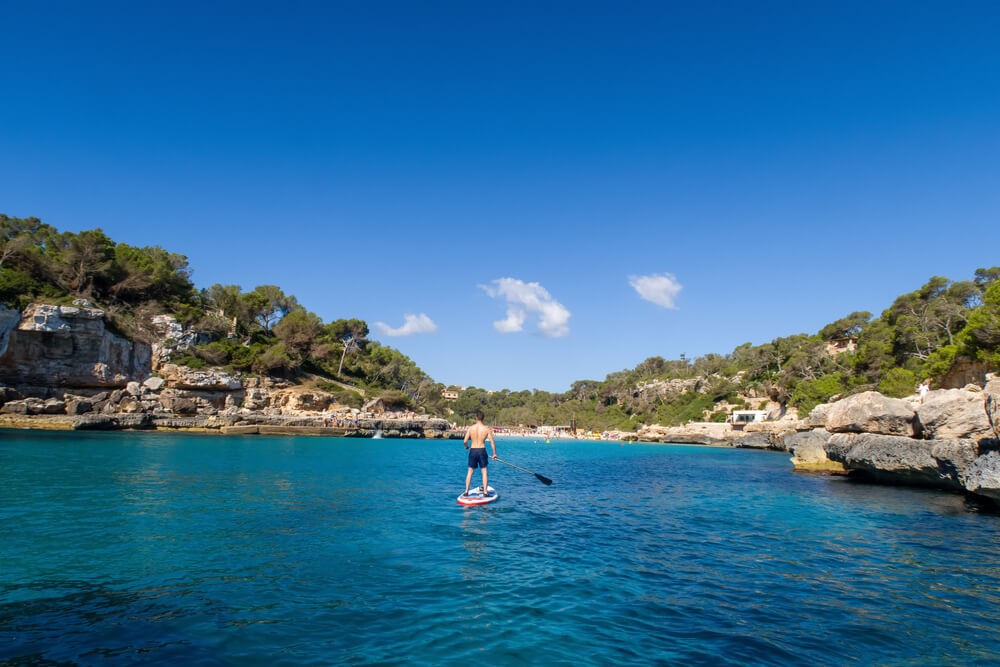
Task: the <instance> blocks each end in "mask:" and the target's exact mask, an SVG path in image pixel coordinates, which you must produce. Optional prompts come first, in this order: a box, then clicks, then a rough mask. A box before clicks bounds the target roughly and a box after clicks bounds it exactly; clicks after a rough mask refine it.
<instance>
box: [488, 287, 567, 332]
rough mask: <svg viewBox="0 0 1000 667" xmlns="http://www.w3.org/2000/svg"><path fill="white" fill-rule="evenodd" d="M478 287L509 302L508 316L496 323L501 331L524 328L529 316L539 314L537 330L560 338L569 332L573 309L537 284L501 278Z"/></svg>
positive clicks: (495, 326) (497, 328)
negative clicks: (567, 308)
mask: <svg viewBox="0 0 1000 667" xmlns="http://www.w3.org/2000/svg"><path fill="white" fill-rule="evenodd" d="M479 287H480V288H481V289H482V290H483V291H485V292H486V293H487V294H489V295H490V296H491V297H493V298H494V299H496V298H498V297H499V298H503V299H505V300H506V301H507V317H506V318H505V319H502V320H497V321H496V322H494V323H493V328H495V329H496V330H497V331H499V332H500V333H515V332H518V331H524V323H525V321H526V320H527V319H528V316H529V315H535V316H537V317H538V330H539V331H540V332H541V333H542V335H543V336H548V337H549V338H559V337H561V336H565V335H567V334H568V333H569V318H570V312H569V311H568V310H566V307H565V306H563V305H562V304H561V303H559V302H558V301H556V300H555V299H553V298H552V295H551V294H549V293H548V290H546V289H545V288H544V287H542V286H541V285H539V284H538V283H526V282H524V281H522V280H518V279H516V278H499V279H497V280H494V281H493V282H492V283H491V284H489V285H480V286H479Z"/></svg>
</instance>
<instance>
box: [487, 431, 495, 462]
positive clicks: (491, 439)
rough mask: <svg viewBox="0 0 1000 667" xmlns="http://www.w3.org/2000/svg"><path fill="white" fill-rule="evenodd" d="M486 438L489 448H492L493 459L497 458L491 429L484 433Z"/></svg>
mask: <svg viewBox="0 0 1000 667" xmlns="http://www.w3.org/2000/svg"><path fill="white" fill-rule="evenodd" d="M486 437H487V438H488V439H489V441H490V446H492V447H493V458H496V457H497V442H496V440H494V439H493V429H489V430H488V431H487V432H486Z"/></svg>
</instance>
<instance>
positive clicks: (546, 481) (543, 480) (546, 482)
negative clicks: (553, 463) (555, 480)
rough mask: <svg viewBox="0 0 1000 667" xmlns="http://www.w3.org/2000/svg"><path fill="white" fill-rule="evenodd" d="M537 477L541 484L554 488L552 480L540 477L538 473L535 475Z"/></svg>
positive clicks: (543, 476)
mask: <svg viewBox="0 0 1000 667" xmlns="http://www.w3.org/2000/svg"><path fill="white" fill-rule="evenodd" d="M535 477H537V478H538V481H539V482H541V483H542V484H544V485H545V486H552V480H551V479H549V478H548V477H546V476H545V475H539V474H538V473H537V472H536V473H535Z"/></svg>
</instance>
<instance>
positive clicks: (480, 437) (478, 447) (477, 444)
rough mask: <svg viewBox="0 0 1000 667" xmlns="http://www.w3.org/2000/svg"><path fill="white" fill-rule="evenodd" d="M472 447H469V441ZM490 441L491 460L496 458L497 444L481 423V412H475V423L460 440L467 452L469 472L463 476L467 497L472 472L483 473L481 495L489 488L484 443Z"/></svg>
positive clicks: (491, 430) (487, 463)
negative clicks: (491, 448) (477, 469)
mask: <svg viewBox="0 0 1000 667" xmlns="http://www.w3.org/2000/svg"><path fill="white" fill-rule="evenodd" d="M470 440H471V441H472V447H471V448H470V447H469V441H470ZM487 440H489V441H490V445H491V446H492V447H493V458H494V459H496V457H497V443H496V441H495V440H493V429H491V428H490V427H489V426H487V425H486V424H484V423H483V412H482V410H477V411H476V423H475V424H473V425H472V426H470V427H469V430H468V431H466V432H465V437H464V438H462V444H463V445H465V448H466V449H468V450H469V472H468V473H467V474H466V475H465V495H469V484H471V483H472V471H473V470H475V469H476V468H479V469H480V470H482V471H483V494H484V495H485V494H486V489H488V488H490V485H489V480H488V475H487V474H486V467H487V466H488V465H489V464H490V460H489V457H487V456H486V441H487Z"/></svg>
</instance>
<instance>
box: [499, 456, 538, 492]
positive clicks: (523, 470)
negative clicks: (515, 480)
mask: <svg viewBox="0 0 1000 667" xmlns="http://www.w3.org/2000/svg"><path fill="white" fill-rule="evenodd" d="M496 460H497V461H499V462H500V463H503V464H504V465H509V466H510V467H511V468H517V469H518V470H520V471H522V472H526V473H528V474H529V475H534V476H535V477H537V478H538V481H539V482H541V483H542V484H545V485H546V486H548V485H549V484H551V483H552V480H551V479H549V478H548V477H546V476H544V475H539V474H538V473H537V472H531V471H530V470H528V469H527V468H522V467H521V466H516V465H514V464H513V463H507V462H506V461H504V460H503V459H501V458H499V457H498V458H497V459H496Z"/></svg>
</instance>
